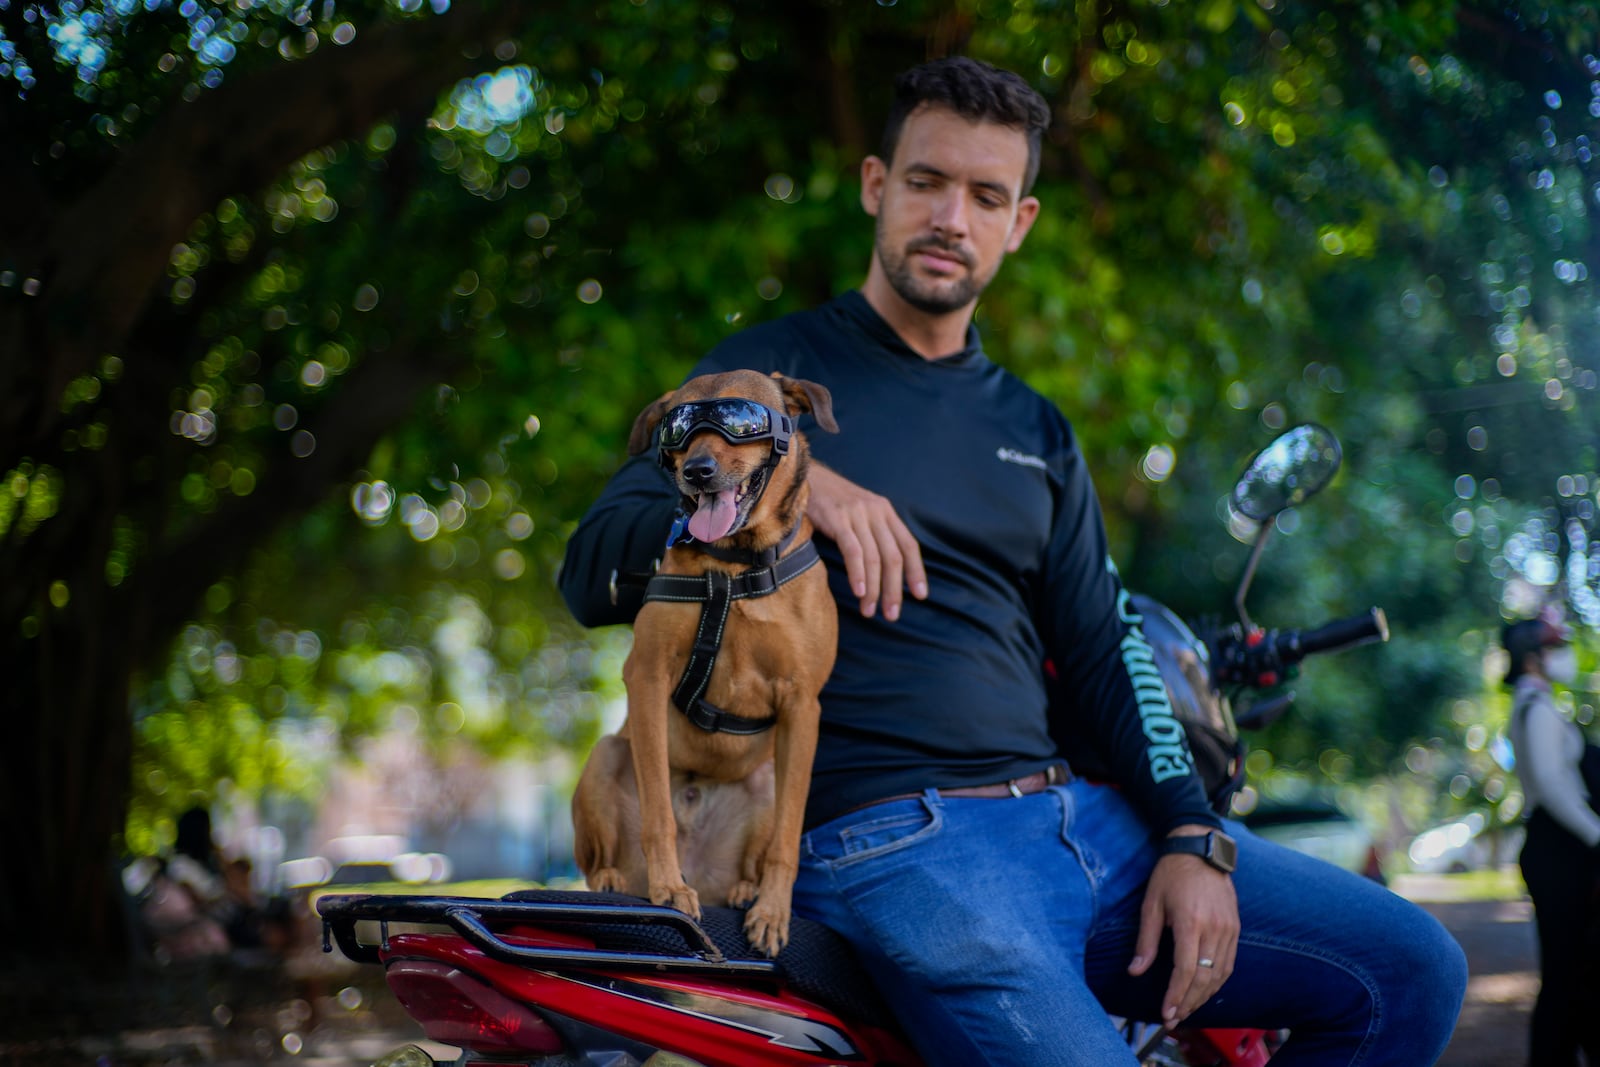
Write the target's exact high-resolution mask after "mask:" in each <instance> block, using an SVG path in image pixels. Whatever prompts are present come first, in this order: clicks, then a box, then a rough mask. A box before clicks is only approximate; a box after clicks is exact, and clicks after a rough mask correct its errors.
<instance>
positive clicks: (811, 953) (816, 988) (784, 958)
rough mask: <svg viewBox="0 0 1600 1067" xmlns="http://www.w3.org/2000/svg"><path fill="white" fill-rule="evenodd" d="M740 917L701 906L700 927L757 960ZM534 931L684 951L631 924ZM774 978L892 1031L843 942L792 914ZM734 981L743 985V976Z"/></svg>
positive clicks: (557, 895)
mask: <svg viewBox="0 0 1600 1067" xmlns="http://www.w3.org/2000/svg"><path fill="white" fill-rule="evenodd" d="M501 899H503V900H507V901H518V902H529V903H538V904H559V905H562V906H571V907H582V906H583V905H584V904H608V905H612V906H619V905H621V906H648V905H649V903H650V902H649V901H647V900H645V899H644V898H642V897H635V896H629V895H628V894H625V893H594V892H587V891H565V890H556V889H524V890H519V891H517V892H515V893H507V894H506V895H505V896H504V897H502V898H501ZM744 917H745V913H744V911H743V910H741V909H739V908H716V907H707V908H702V909H701V918H700V928H701V929H702V930H704V931H705V932H706V934H707V936H709V937H710V938H711V941H712V943H713V944H715V945H716V946H717V948H718V949H719V950H720V951H721V952H722V954H723V955H724V956H725V957H727V958H728V959H730V960H765V959H766V956H764V955H762V954H761V953H760V952H759V951H757V950H756V949H755V948H753V947H751V945H750V942H748V941H746V940H745V936H744ZM540 925H541V926H545V927H549V928H550V929H561V930H563V931H564V932H570V933H574V934H579V935H581V936H583V937H587V938H592V939H593V940H594V942H595V947H597V948H603V949H607V950H610V951H614V952H639V953H643V954H655V953H664V954H668V955H681V954H682V953H684V952H685V951H688V950H690V946H688V945H687V944H686V943H685V941H684V939H683V937H682V935H680V934H679V933H678V932H677V931H676V930H673V929H672V928H670V927H667V926H659V925H640V924H637V923H621V922H619V923H599V924H591V923H583V924H578V923H573V924H570V925H567V924H563V923H560V922H559V921H551V920H545V921H542V922H541V923H540ZM774 962H775V963H776V964H777V970H778V977H779V979H780V980H781V981H782V983H783V984H784V986H785V987H787V988H788V990H789V991H790V992H792V993H793V994H795V995H796V996H800V997H804V998H805V999H807V1000H811V1001H815V1002H816V1003H818V1004H821V1005H822V1006H824V1007H826V1008H829V1009H831V1010H833V1011H835V1012H837V1013H838V1014H839V1015H840V1017H841V1018H847V1019H851V1020H855V1021H859V1022H865V1023H870V1024H873V1025H876V1026H881V1027H889V1026H893V1016H891V1015H890V1013H889V1009H888V1006H887V1005H886V1004H885V1003H884V1001H883V997H882V996H881V995H880V994H879V993H878V991H877V988H876V987H875V986H873V984H872V982H871V981H870V980H869V979H868V978H867V975H866V973H865V971H863V970H862V968H861V964H860V962H859V961H858V960H857V958H856V955H855V952H854V951H853V950H852V949H851V948H850V945H849V944H848V943H847V942H846V941H845V940H844V938H842V937H840V936H839V935H838V934H836V933H834V932H833V931H832V930H831V929H829V928H828V927H826V926H823V925H822V924H821V923H818V922H812V921H811V920H809V919H802V918H800V917H799V916H795V917H794V919H793V920H792V921H791V922H790V925H789V943H788V944H787V945H785V946H784V949H783V951H782V952H780V953H778V958H777V959H776V960H775V961H774ZM739 980H740V981H744V982H748V981H749V979H748V977H746V976H742V975H741V976H740V978H739Z"/></svg>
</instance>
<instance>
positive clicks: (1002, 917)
mask: <svg viewBox="0 0 1600 1067" xmlns="http://www.w3.org/2000/svg"><path fill="white" fill-rule="evenodd" d="M1228 832H1229V833H1230V834H1232V835H1233V836H1234V837H1236V838H1237V839H1238V841H1239V869H1238V871H1237V872H1235V874H1234V886H1235V888H1236V890H1237V892H1238V896H1239V915H1240V923H1241V931H1240V936H1239V952H1238V958H1237V961H1236V963H1235V966H1234V973H1233V975H1232V977H1230V978H1229V979H1228V981H1227V983H1226V984H1225V985H1224V986H1223V987H1222V988H1221V989H1220V990H1219V991H1218V992H1217V994H1216V996H1214V997H1213V998H1212V999H1211V1000H1210V1001H1208V1002H1207V1003H1206V1004H1204V1005H1203V1006H1202V1007H1201V1008H1200V1009H1199V1010H1198V1011H1197V1012H1195V1014H1194V1015H1192V1016H1191V1017H1190V1018H1189V1019H1188V1020H1186V1023H1185V1025H1191V1026H1206V1027H1212V1026H1224V1027H1226V1026H1248V1027H1262V1028H1268V1029H1278V1028H1281V1027H1287V1028H1288V1029H1289V1031H1290V1038H1289V1042H1288V1043H1287V1044H1286V1045H1285V1046H1284V1047H1283V1049H1282V1050H1281V1051H1280V1052H1279V1053H1277V1054H1276V1055H1275V1056H1274V1057H1273V1067H1279V1065H1281V1067H1291V1065H1301V1067H1304V1065H1312V1064H1314V1065H1319V1067H1322V1065H1329V1067H1331V1065H1335V1064H1337V1065H1339V1067H1354V1065H1357V1064H1359V1065H1361V1067H1380V1065H1384V1067H1426V1065H1428V1064H1432V1063H1433V1062H1434V1061H1435V1060H1436V1059H1437V1058H1438V1056H1439V1054H1440V1052H1441V1051H1442V1050H1443V1049H1444V1047H1445V1044H1446V1043H1447V1042H1448V1041H1449V1039H1450V1034H1451V1031H1452V1029H1453V1028H1454V1026H1455V1021H1456V1016H1457V1014H1458V1013H1459V1012H1460V1010H1461V1002H1462V998H1463V996H1464V994H1465V991H1466V984H1467V967H1466V959H1465V957H1464V956H1463V954H1462V952H1461V948H1460V946H1458V945H1457V944H1456V943H1455V940H1454V939H1453V938H1451V936H1450V935H1449V933H1447V932H1446V931H1445V929H1444V928H1443V927H1442V926H1440V925H1439V923H1438V922H1436V921H1435V920H1434V919H1433V918H1432V916H1430V915H1428V914H1427V913H1426V912H1424V911H1423V910H1422V909H1421V908H1418V907H1416V906H1415V905H1413V904H1411V903H1410V902H1408V901H1406V900H1404V899H1402V898H1400V897H1398V896H1395V895H1394V894H1393V893H1391V892H1389V891H1388V890H1387V889H1384V888H1383V887H1381V886H1379V885H1377V884H1376V883H1374V882H1371V881H1369V880H1367V879H1365V878H1362V877H1359V876H1357V875H1354V874H1350V873H1348V872H1346V871H1342V870H1339V869H1337V868H1335V867H1333V866H1332V865H1330V864H1327V863H1324V862H1322V861H1320V860H1316V859H1312V858H1310V857H1308V856H1303V855H1301V854H1300V853H1297V852H1292V851H1290V850H1288V849H1285V848H1281V847H1279V846H1276V845H1273V844H1271V843H1270V842H1267V841H1263V840H1261V839H1260V838H1258V837H1255V836H1253V835H1251V834H1250V833H1249V831H1247V830H1245V829H1244V828H1243V827H1240V826H1237V825H1230V826H1229V827H1228ZM1155 861H1156V854H1155V850H1154V848H1153V847H1152V844H1151V839H1150V833H1149V830H1148V828H1147V827H1146V825H1145V823H1144V822H1143V821H1142V820H1141V819H1140V817H1139V816H1138V815H1137V813H1136V812H1135V811H1134V810H1133V809H1132V808H1131V807H1130V805H1129V804H1128V803H1127V802H1126V801H1125V800H1124V799H1123V798H1122V796H1121V794H1120V793H1118V792H1117V791H1116V790H1114V789H1110V788H1108V787H1105V786H1100V785H1090V784H1088V783H1084V782H1076V781H1075V782H1072V783H1071V784H1069V785H1065V786H1056V787H1053V788H1050V789H1047V790H1045V791H1044V792H1042V793H1035V794H1032V795H1030V796H1025V797H1006V798H997V799H991V798H983V797H941V796H939V795H938V794H937V793H935V792H933V791H932V790H930V791H928V792H927V793H924V794H923V795H922V796H921V797H918V798H914V799H906V800H894V801H889V802H886V803H882V804H875V805H872V806H871V807H867V808H862V809H859V810H857V811H853V812H850V813H848V814H846V815H843V816H840V817H839V818H837V819H834V820H833V821H832V822H830V823H827V824H825V825H823V826H820V827H818V828H816V829H814V830H812V831H810V832H809V833H807V834H806V835H805V837H804V838H803V839H802V841H801V847H800V876H799V879H798V881H797V882H796V884H795V910H796V912H797V913H798V914H801V915H804V916H806V917H807V918H811V919H816V920H818V921H820V922H822V923H825V924H827V925H828V926H831V927H833V928H834V929H835V930H837V931H838V932H839V933H840V934H842V935H843V936H844V937H845V938H846V939H847V940H849V941H850V942H851V943H852V944H853V945H854V946H855V948H856V950H857V952H858V953H859V954H860V956H861V958H862V964H863V966H865V967H866V968H867V970H868V972H869V973H870V974H871V975H872V977H873V979H874V981H876V982H877V984H878V986H879V987H880V988H881V989H882V991H883V993H884V995H885V997H886V998H887V999H888V1001H889V1003H890V1005H891V1007H892V1008H893V1009H894V1011H895V1014H896V1016H897V1017H898V1018H899V1020H900V1022H901V1024H902V1026H903V1027H904V1028H905V1030H906V1033H907V1036H908V1037H909V1038H910V1040H911V1042H912V1044H914V1045H915V1046H916V1048H917V1050H918V1051H919V1052H920V1053H921V1054H922V1056H923V1057H924V1058H925V1059H926V1060H927V1062H928V1063H929V1064H930V1065H936V1064H961V1065H963V1067H972V1065H975V1064H985V1063H988V1064H1018V1065H1020V1064H1027V1065H1028V1067H1045V1065H1049V1064H1075V1065H1083V1067H1107V1065H1116V1064H1128V1065H1130V1067H1131V1065H1133V1064H1134V1056H1133V1053H1132V1052H1131V1051H1130V1050H1129V1049H1128V1047H1127V1045H1126V1044H1125V1043H1124V1042H1123V1040H1122V1038H1121V1037H1120V1036H1119V1035H1118V1033H1117V1030H1116V1027H1115V1026H1114V1024H1113V1023H1112V1022H1111V1020H1110V1018H1109V1017H1108V1015H1107V1013H1108V1012H1110V1013H1113V1014H1116V1015H1121V1016H1124V1017H1126V1018H1133V1019H1155V1018H1157V1017H1159V1014H1160V1005H1161V998H1162V995H1163V993H1164V992H1165V991H1166V986H1167V981H1168V979H1169V977H1170V971H1171V963H1170V959H1171V957H1170V938H1168V939H1167V945H1166V947H1164V949H1163V955H1162V958H1161V959H1158V960H1157V962H1156V965H1155V966H1153V967H1152V968H1151V969H1150V970H1149V971H1148V972H1146V974H1145V975H1144V976H1143V977H1142V978H1137V979H1135V978H1131V977H1129V976H1128V974H1127V967H1128V961H1129V960H1130V959H1132V957H1133V947H1134V942H1135V940H1136V938H1137V936H1138V929H1139V906H1140V902H1141V899H1142V897H1143V892H1144V886H1145V882H1146V880H1147V879H1148V878H1149V876H1150V871H1151V869H1152V867H1153V866H1154V864H1155Z"/></svg>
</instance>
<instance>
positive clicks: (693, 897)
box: [650, 882, 700, 919]
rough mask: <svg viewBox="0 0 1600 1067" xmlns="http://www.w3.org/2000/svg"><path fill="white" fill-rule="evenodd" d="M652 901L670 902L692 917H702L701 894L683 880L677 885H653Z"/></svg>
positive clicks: (654, 902)
mask: <svg viewBox="0 0 1600 1067" xmlns="http://www.w3.org/2000/svg"><path fill="white" fill-rule="evenodd" d="M650 903H652V904H670V905H672V906H673V907H674V908H677V909H678V910H679V911H681V912H683V913H684V914H685V915H687V916H689V917H690V918H691V919H698V918H700V894H699V893H696V892H695V891H694V890H693V889H692V888H690V887H689V886H687V885H685V884H683V883H682V882H679V883H678V884H677V885H665V886H651V887H650Z"/></svg>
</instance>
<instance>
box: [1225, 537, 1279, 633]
mask: <svg viewBox="0 0 1600 1067" xmlns="http://www.w3.org/2000/svg"><path fill="white" fill-rule="evenodd" d="M1277 525H1278V516H1276V515H1273V516H1270V517H1269V518H1266V519H1263V520H1262V521H1261V529H1260V530H1258V531H1257V532H1256V543H1255V547H1254V548H1252V549H1251V550H1250V560H1249V562H1247V563H1246V564H1245V565H1244V574H1243V575H1242V576H1241V577H1240V578H1239V591H1238V592H1237V593H1235V594H1234V595H1233V606H1234V608H1235V610H1237V611H1238V612H1239V622H1241V623H1242V624H1243V625H1244V630H1245V633H1249V632H1250V631H1251V630H1254V629H1255V628H1256V624H1255V623H1253V622H1251V621H1250V616H1249V614H1248V613H1247V612H1246V611H1245V610H1244V598H1245V594H1247V593H1249V592H1250V583H1251V581H1253V580H1254V579H1255V576H1256V564H1257V563H1258V562H1260V560H1261V550H1262V548H1264V547H1265V546H1266V543H1267V537H1268V535H1270V534H1271V533H1272V531H1273V529H1274V528H1275V527H1276V526H1277Z"/></svg>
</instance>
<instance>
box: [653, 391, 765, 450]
mask: <svg viewBox="0 0 1600 1067" xmlns="http://www.w3.org/2000/svg"><path fill="white" fill-rule="evenodd" d="M772 421H773V420H772V410H771V409H770V408H768V407H766V406H765V405H762V404H757V403H756V402H755V401H754V400H740V399H736V398H735V399H722V400H697V401H694V402H693V403H689V404H679V405H678V406H677V407H675V408H673V409H672V410H671V411H669V412H667V415H666V418H664V419H662V420H661V447H662V448H665V449H671V450H674V451H676V450H677V449H680V448H682V447H683V446H684V445H685V443H687V442H688V440H689V435H690V434H692V433H693V432H694V431H695V430H696V429H698V428H700V427H702V426H704V427H706V428H708V429H712V430H716V431H717V432H718V433H720V434H722V436H724V437H726V438H728V439H730V440H746V439H749V438H755V437H763V436H766V435H768V434H771V433H772Z"/></svg>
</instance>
